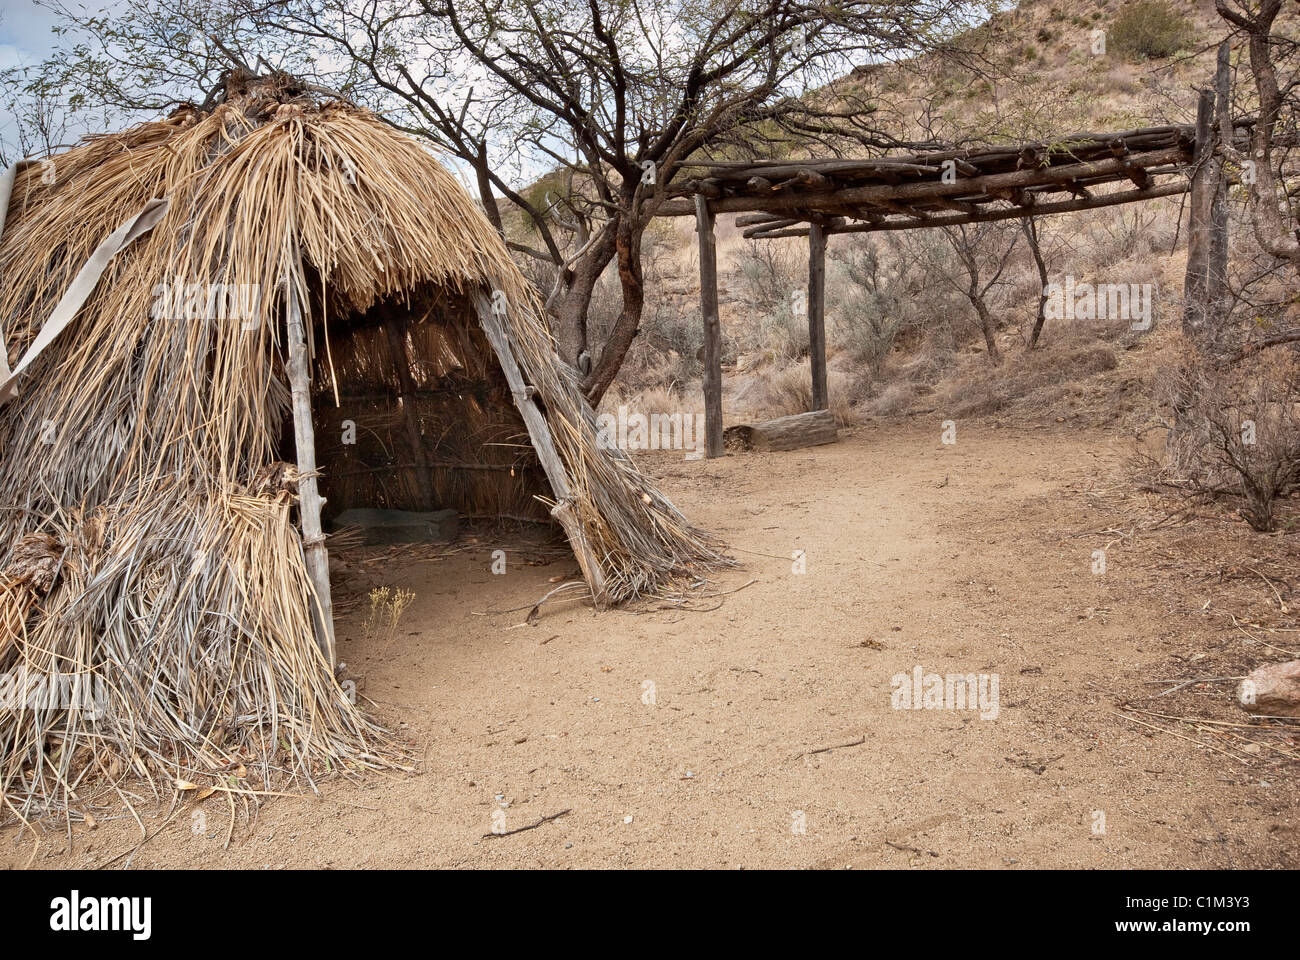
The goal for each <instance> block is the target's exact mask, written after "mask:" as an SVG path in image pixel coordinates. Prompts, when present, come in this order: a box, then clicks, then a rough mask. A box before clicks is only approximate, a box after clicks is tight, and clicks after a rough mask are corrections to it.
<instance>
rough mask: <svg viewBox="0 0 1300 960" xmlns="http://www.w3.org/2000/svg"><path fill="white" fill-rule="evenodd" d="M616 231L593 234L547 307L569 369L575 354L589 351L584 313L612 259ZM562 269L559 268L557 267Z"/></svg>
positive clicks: (576, 363)
mask: <svg viewBox="0 0 1300 960" xmlns="http://www.w3.org/2000/svg"><path fill="white" fill-rule="evenodd" d="M615 240H616V231H615V230H614V229H610V228H605V229H603V230H602V231H601V232H600V233H599V234H597V236H596V239H595V242H593V243H592V245H591V246H590V247H589V248H588V249H587V252H586V253H584V254H583V255H582V256H581V257H579V258H578V261H577V262H576V263H574V265H573V267H572V268H571V274H572V275H571V276H570V278H569V282H568V284H567V286H566V287H565V289H564V292H563V293H561V294H560V295H559V296H558V297H556V299H555V302H554V303H552V304H551V315H552V317H553V318H554V320H555V339H556V342H557V344H558V346H559V350H560V359H562V360H564V361H565V362H566V363H568V364H570V365H571V366H575V367H576V366H577V365H578V354H580V353H581V352H582V351H584V350H586V351H588V352H590V351H591V344H590V342H589V340H588V336H587V314H588V312H589V311H590V310H591V298H592V296H593V295H594V294H595V292H596V284H597V282H599V280H600V275H601V274H602V273H604V271H605V268H606V267H607V266H609V262H610V261H611V260H613V259H614V253H615ZM561 269H563V268H561Z"/></svg>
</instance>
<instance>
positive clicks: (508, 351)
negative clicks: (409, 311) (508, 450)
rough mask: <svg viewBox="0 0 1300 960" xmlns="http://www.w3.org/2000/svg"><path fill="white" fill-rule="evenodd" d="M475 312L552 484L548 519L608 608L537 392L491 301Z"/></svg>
mask: <svg viewBox="0 0 1300 960" xmlns="http://www.w3.org/2000/svg"><path fill="white" fill-rule="evenodd" d="M474 308H475V310H476V311H477V312H478V319H479V325H480V326H481V327H482V328H483V334H484V336H486V337H487V340H488V343H490V344H491V345H492V350H493V352H494V353H496V355H497V362H498V363H500V365H501V372H502V373H503V374H505V378H506V384H507V386H509V387H510V394H511V396H513V397H514V401H515V406H516V407H517V408H518V409H519V414H520V416H522V417H523V418H524V426H525V427H526V428H527V429H528V437H529V439H530V440H532V442H533V450H534V451H535V452H536V453H537V459H538V460H540V461H541V464H542V469H543V470H544V471H546V478H547V479H548V480H550V481H551V491H552V492H553V493H554V494H555V506H554V507H552V508H551V516H553V517H554V518H555V519H556V520H558V521H559V523H560V526H561V527H562V528H563V529H564V533H565V535H566V536H567V537H568V538H569V545H570V546H571V547H573V555H574V557H575V558H576V559H577V561H578V566H579V567H581V568H582V575H583V578H584V579H585V580H586V581H587V586H588V587H590V588H591V599H592V602H593V603H595V605H596V609H598V610H601V609H604V608H605V607H606V606H608V605H609V588H608V587H607V586H606V585H605V572H604V570H603V569H602V567H601V565H600V560H599V558H597V556H596V552H595V551H594V550H593V549H592V548H591V543H590V541H589V540H588V539H587V536H586V534H585V533H584V532H583V529H582V521H581V520H580V519H579V518H578V516H577V515H576V514H575V513H574V512H573V488H572V486H571V485H570V483H569V471H568V470H567V469H566V468H565V466H564V461H563V460H562V459H560V453H559V451H558V450H556V449H555V439H554V438H553V437H552V436H551V427H550V424H549V423H547V422H546V416H545V414H543V413H542V411H541V410H540V409H539V408H538V406H537V400H536V396H537V388H536V387H534V386H532V385H531V384H528V383H525V382H524V372H523V370H522V369H521V368H520V366H519V362H518V361H517V360H516V359H515V352H514V349H513V348H512V347H511V346H510V334H509V333H507V332H506V325H505V322H504V319H503V318H502V317H500V316H498V315H497V313H496V310H495V309H494V307H493V306H492V303H491V301H489V300H488V298H487V297H486V296H484V295H483V294H482V293H479V294H477V295H476V296H475V297H474Z"/></svg>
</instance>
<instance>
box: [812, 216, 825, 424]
mask: <svg viewBox="0 0 1300 960" xmlns="http://www.w3.org/2000/svg"><path fill="white" fill-rule="evenodd" d="M808 356H809V358H810V360H811V362H812V408H813V409H814V410H825V409H826V407H827V402H828V397H827V390H826V228H825V227H823V226H822V225H821V224H820V223H813V224H811V225H810V226H809V230H808Z"/></svg>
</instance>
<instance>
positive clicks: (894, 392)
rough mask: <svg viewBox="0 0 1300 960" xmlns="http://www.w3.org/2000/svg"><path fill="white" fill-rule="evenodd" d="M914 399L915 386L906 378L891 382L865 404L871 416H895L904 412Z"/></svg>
mask: <svg viewBox="0 0 1300 960" xmlns="http://www.w3.org/2000/svg"><path fill="white" fill-rule="evenodd" d="M915 400H916V387H915V386H914V385H913V384H911V383H909V382H908V381H906V380H899V381H896V382H894V383H891V384H890V385H889V386H887V387H885V389H884V390H882V391H880V394H879V395H878V396H876V397H874V398H872V399H871V400H869V401H868V402H867V404H866V409H867V412H868V413H870V414H871V415H872V416H873V417H896V416H898V415H899V414H902V413H906V412H907V410H908V408H909V407H911V405H912V403H913V402H914V401H915Z"/></svg>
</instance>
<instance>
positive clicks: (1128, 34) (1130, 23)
mask: <svg viewBox="0 0 1300 960" xmlns="http://www.w3.org/2000/svg"><path fill="white" fill-rule="evenodd" d="M1192 36H1193V29H1192V25H1191V23H1190V21H1188V19H1187V18H1186V17H1185V16H1183V15H1182V14H1181V13H1179V12H1178V11H1177V10H1175V9H1174V8H1173V7H1172V6H1171V5H1170V4H1168V3H1166V2H1164V0H1137V2H1135V3H1130V4H1128V5H1127V6H1125V7H1124V9H1123V10H1122V11H1120V14H1119V16H1117V17H1116V18H1115V22H1114V23H1112V24H1111V27H1110V35H1109V38H1108V39H1109V43H1110V45H1111V48H1112V49H1113V50H1114V51H1115V52H1116V53H1118V54H1120V55H1121V56H1125V57H1128V58H1130V59H1133V60H1163V59H1164V58H1165V57H1172V56H1173V55H1174V54H1175V53H1177V52H1178V51H1179V50H1181V49H1182V48H1183V46H1184V45H1186V44H1187V43H1188V42H1189V41H1190V40H1191V38H1192Z"/></svg>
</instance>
